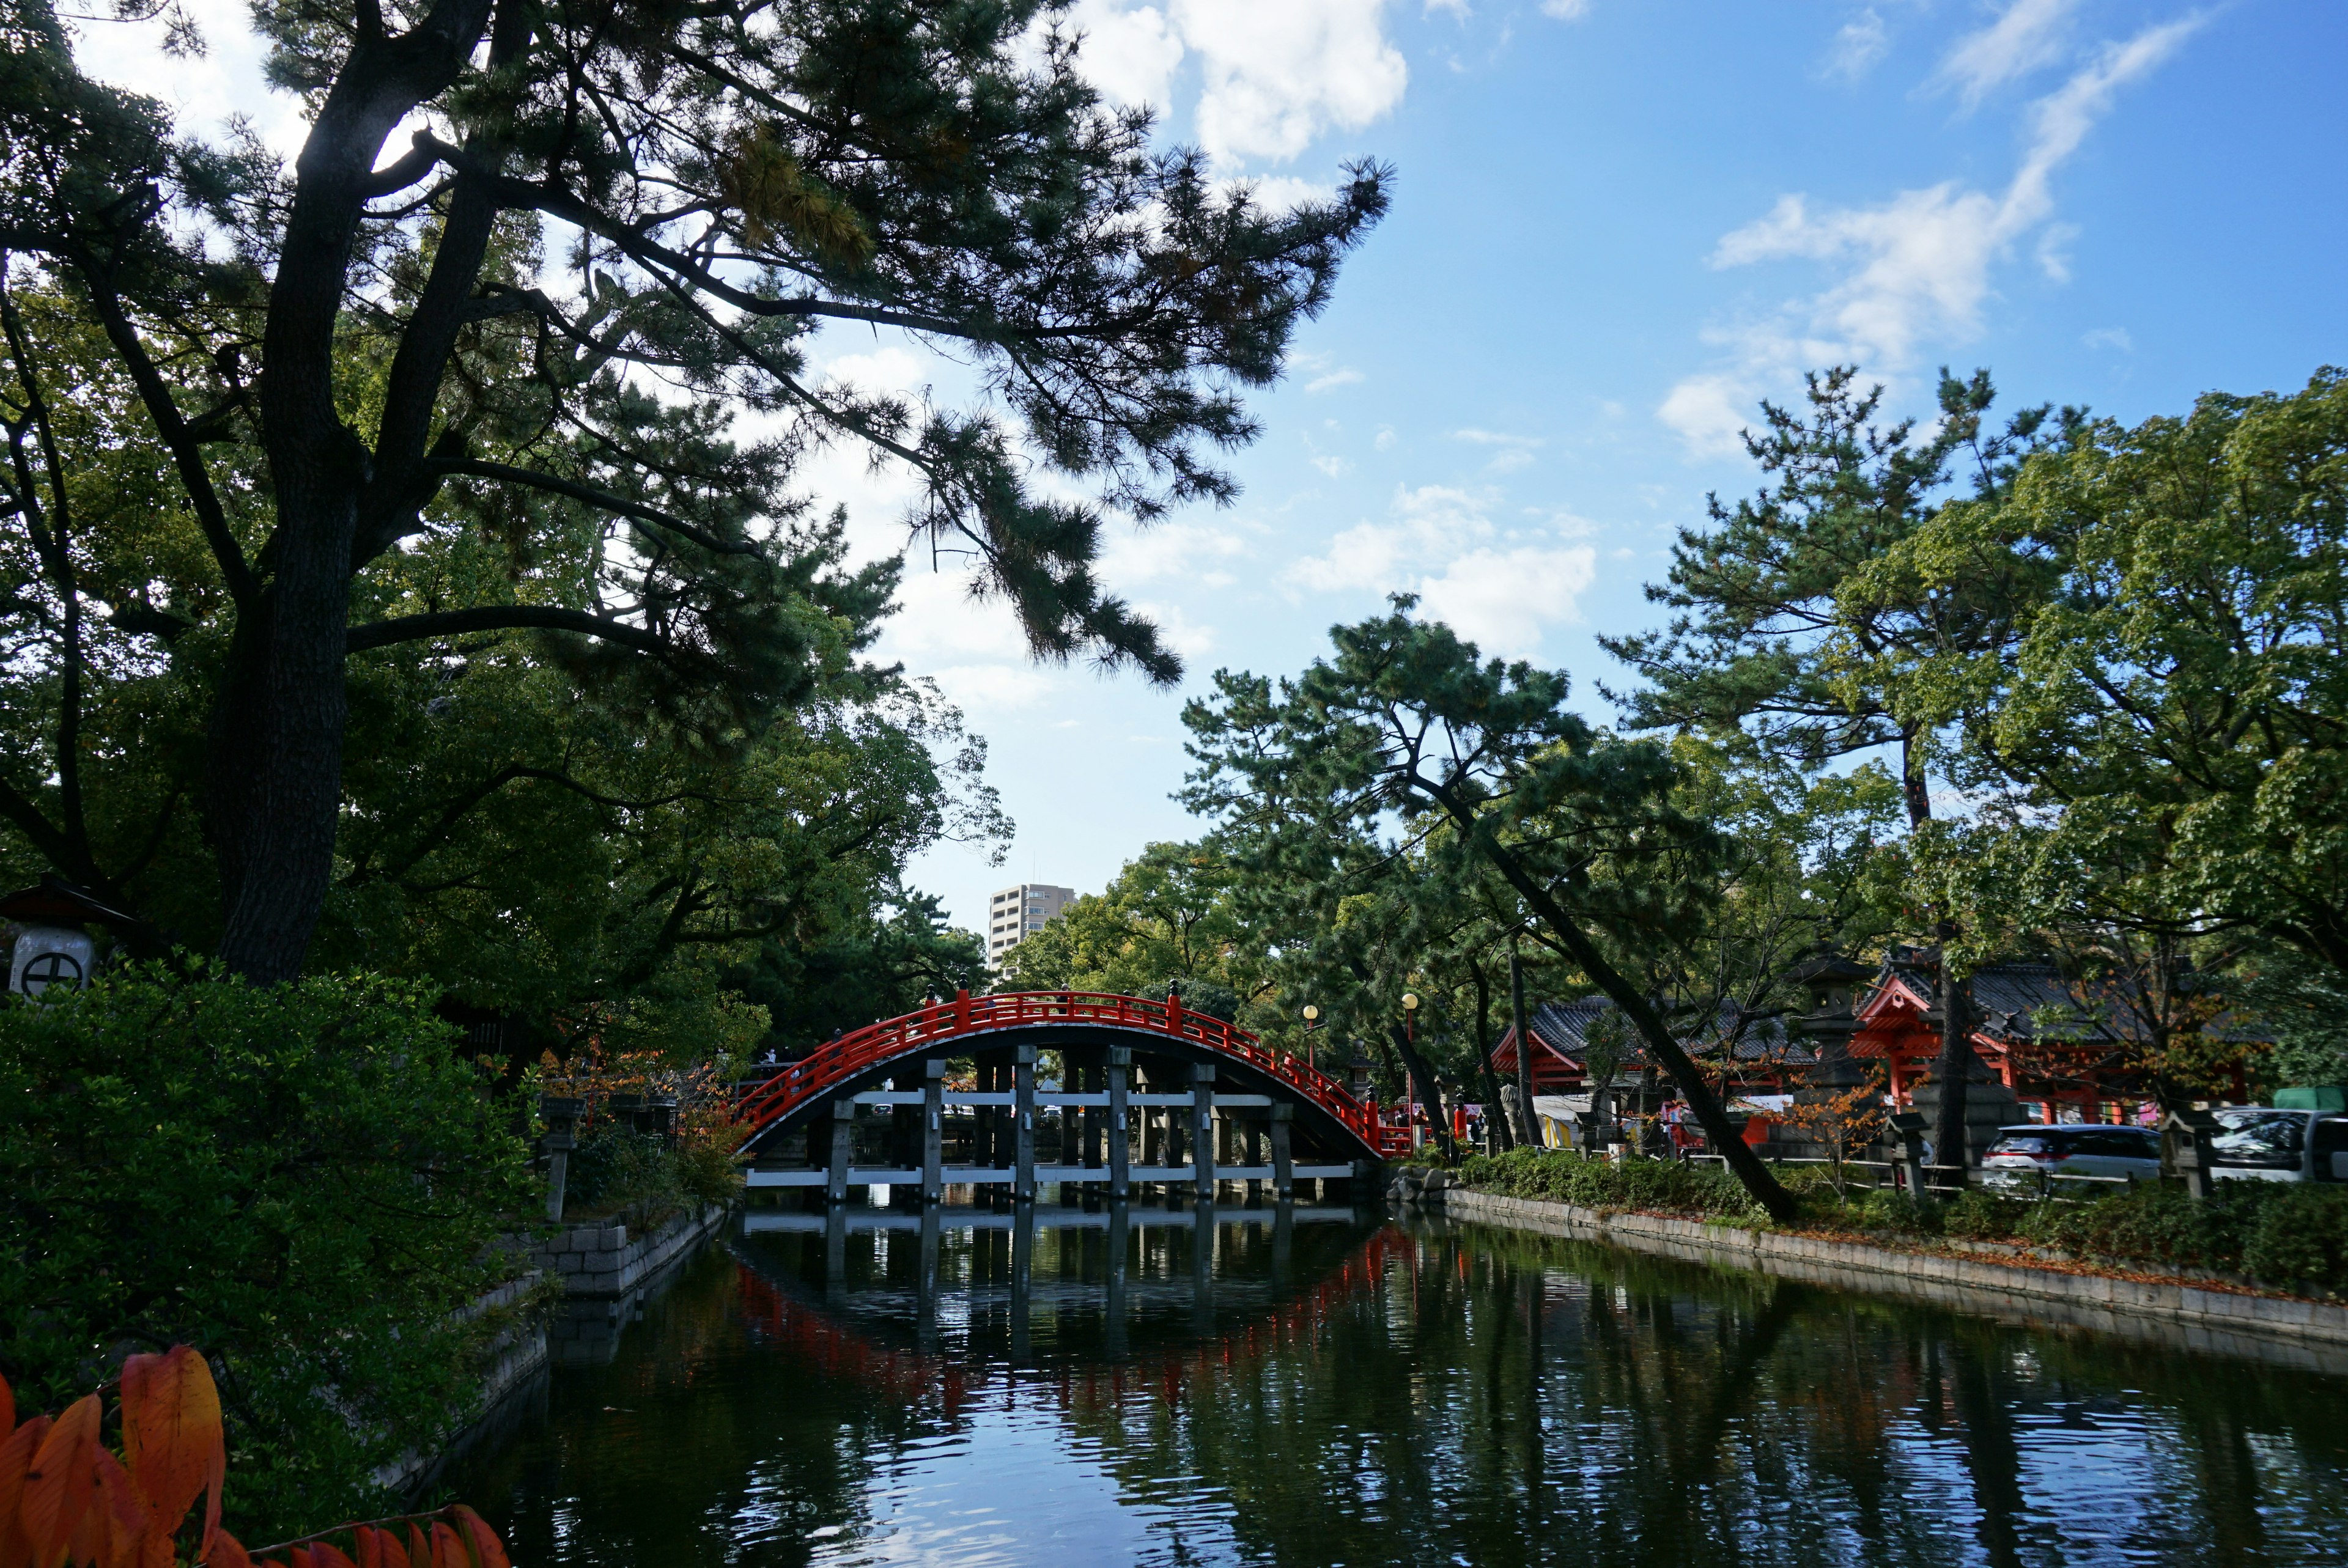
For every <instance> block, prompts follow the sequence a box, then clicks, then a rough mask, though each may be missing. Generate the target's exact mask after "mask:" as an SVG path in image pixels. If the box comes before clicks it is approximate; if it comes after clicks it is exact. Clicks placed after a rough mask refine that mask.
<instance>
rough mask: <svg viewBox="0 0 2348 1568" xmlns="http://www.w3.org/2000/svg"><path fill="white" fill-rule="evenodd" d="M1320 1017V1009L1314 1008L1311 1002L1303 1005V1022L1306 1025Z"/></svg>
mask: <svg viewBox="0 0 2348 1568" xmlns="http://www.w3.org/2000/svg"><path fill="white" fill-rule="evenodd" d="M1320 1016H1321V1009H1319V1008H1317V1007H1314V1006H1313V1004H1312V1003H1311V1002H1306V1003H1305V1004H1304V1021H1305V1022H1306V1023H1311V1022H1312V1021H1313V1020H1315V1019H1317V1018H1319V1017H1320Z"/></svg>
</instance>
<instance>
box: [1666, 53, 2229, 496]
mask: <svg viewBox="0 0 2348 1568" xmlns="http://www.w3.org/2000/svg"><path fill="white" fill-rule="evenodd" d="M2014 9H2015V10H2016V11H2018V10H2019V9H2020V7H2019V6H2016V7H2015V8H2014ZM2007 15H2008V16H2009V17H2010V16H2011V15H2013V12H2009V13H2008V14H2007ZM2000 25H2001V26H2002V25H2003V23H2001V24H2000ZM2200 25H2201V19H2200V18H2199V16H2188V17H2185V18H2182V19H2180V20H2178V21H2174V22H2168V23H2164V24H2162V25H2160V26H2154V27H2148V28H2147V29H2145V30H2144V31H2143V32H2141V33H2139V34H2137V36H2135V37H2133V38H2131V39H2129V40H2127V42H2125V43H2120V44H2113V45H2109V46H2106V47H2105V48H2104V49H2102V50H2101V51H2099V52H2098V53H2097V54H2096V56H2095V58H2094V59H2093V60H2092V61H2091V62H2090V63H2088V64H2087V65H2085V66H2084V67H2080V68H2079V69H2078V70H2077V71H2075V73H2074V74H2073V75H2072V77H2070V78H2069V80H2067V81H2065V83H2064V84H2063V86H2062V87H2058V88H2056V89H2055V91H2054V92H2053V93H2050V94H2048V95H2047V96H2046V97H2044V98H2042V99H2040V100H2039V101H2038V102H2037V103H2036V104H2034V105H2033V106H2032V107H2031V109H2030V111H2029V117H2028V120H2027V122H2026V123H2027V125H2028V128H2029V140H2028V142H2027V144H2026V146H2025V148H2024V153H2023V157H2022V160H2021V162H2020V164H2019V166H2018V167H2017V168H2016V169H2015V170H2014V174H2013V179H2012V180H2011V181H2010V182H2009V183H2008V184H2007V186H2006V188H2005V190H2003V192H1998V193H1992V192H1989V191H1984V190H1972V189H1970V188H1967V187H1964V186H1962V185H1960V184H1959V183H1958V182H1957V181H1955V180H1944V181H1942V182H1941V184H1938V185H1934V186H1930V187H1927V188H1925V189H1923V190H1903V191H1901V192H1900V194H1898V195H1897V196H1894V197H1893V198H1892V199H1891V200H1889V201H1886V202H1884V203H1882V204H1881V205H1879V206H1875V207H1859V208H1838V209H1831V210H1813V209H1812V208H1811V206H1810V204H1809V202H1808V201H1807V199H1806V198H1804V197H1802V196H1800V195H1789V196H1785V197H1781V198H1779V199H1778V201H1777V203H1776V206H1775V207H1773V208H1772V209H1771V210H1769V211H1768V212H1767V213H1766V215H1764V216H1763V217H1761V218H1759V219H1756V220H1754V221H1753V222H1751V223H1748V224H1746V226H1745V227H1743V228H1741V229H1738V230H1735V231H1733V232H1731V233H1729V234H1727V235H1725V236H1723V237H1722V239H1721V241H1720V242H1719V244H1718V245H1717V246H1716V247H1715V250H1714V251H1713V255H1712V264H1713V265H1714V266H1715V267H1723V268H1725V267H1742V266H1748V265H1752V264H1754V263H1756V262H1762V261H1787V260H1803V261H1821V262H1825V263H1828V265H1829V266H1830V267H1831V268H1832V269H1833V270H1834V272H1835V273H1836V274H1837V276H1836V277H1835V280H1834V281H1833V282H1831V283H1829V285H1828V287H1827V288H1826V289H1825V290H1823V291H1822V292H1818V293H1817V294H1815V295H1812V296H1809V297H1808V298H1807V299H1798V300H1794V301H1789V302H1787V304H1786V305H1785V306H1784V307H1783V308H1782V309H1780V310H1779V311H1778V312H1777V313H1775V314H1774V315H1773V316H1770V317H1767V318H1765V319H1763V320H1760V321H1757V322H1754V323H1748V324H1746V325H1744V326H1742V327H1739V328H1736V329H1734V330H1730V331H1725V332H1722V333H1716V334H1714V335H1715V337H1716V338H1717V340H1718V341H1722V342H1724V343H1727V344H1728V345H1729V346H1730V347H1731V348H1732V349H1733V351H1734V363H1733V364H1730V365H1728V366H1725V367H1719V368H1715V369H1713V370H1709V371H1706V372H1704V373H1702V374H1697V375H1693V376H1690V377H1688V378H1686V379H1685V380H1683V381H1682V382H1681V383H1680V384H1678V385H1676V386H1674V387H1673V389H1672V391H1671V393H1670V394H1669V395H1667V396H1666V397H1665V398H1664V400H1663V404H1662V405H1661V406H1660V407H1659V408H1658V409H1657V415H1658V416H1659V417H1660V418H1662V420H1663V423H1664V424H1666V425H1669V426H1671V427H1672V428H1673V429H1674V430H1677V431H1679V432H1680V434H1681V435H1682V436H1684V437H1685V438H1686V440H1687V441H1688V444H1689V446H1691V447H1692V448H1693V449H1694V450H1695V451H1697V452H1700V453H1706V454H1711V453H1719V452H1725V451H1732V450H1734V449H1735V440H1734V436H1735V431H1736V429H1738V428H1740V427H1741V425H1742V424H1743V421H1744V417H1745V415H1744V413H1743V411H1744V410H1746V409H1747V408H1749V407H1750V406H1751V405H1752V403H1753V401H1754V398H1755V397H1756V395H1759V393H1760V392H1762V391H1764V390H1767V389H1770V388H1773V387H1776V386H1779V385H1782V384H1784V383H1785V381H1786V379H1787V377H1788V376H1789V375H1790V374H1791V373H1792V372H1793V371H1795V370H1797V369H1799V368H1801V367H1802V366H1804V365H1814V364H1822V363H1825V362H1827V361H1829V360H1852V361H1857V362H1859V363H1861V364H1868V365H1870V366H1872V367H1874V368H1877V369H1879V370H1881V371H1885V372H1890V373H1897V372H1899V371H1900V370H1903V369H1905V368H1907V367H1908V366H1910V365H1911V364H1915V363H1916V362H1917V360H1918V357H1919V354H1920V350H1921V347H1922V346H1923V345H1924V344H1925V343H1927V342H1936V343H1957V342H1963V341H1965V340H1967V339H1970V338H1972V336H1974V335H1975V334H1977V333H1979V332H1980V331H1981V327H1982V313H1983V309H1984V306H1985V305H1986V303H1987V302H1988V301H1989V300H1990V298H1991V296H1992V292H1993V290H1992V273H1993V269H1994V267H1995V265H1996V263H1997V262H1998V261H2000V259H2001V258H2003V257H2004V256H2006V255H2008V254H2009V253H2010V252H2011V251H2013V249H2014V247H2015V246H2016V244H2017V243H2019V242H2021V241H2024V240H2026V239H2027V238H2028V237H2029V236H2031V235H2032V234H2033V233H2036V234H2038V235H2039V237H2040V239H2041V241H2042V244H2041V246H2040V250H2039V262H2040V265H2041V266H2042V267H2044V268H2045V269H2046V270H2047V271H2048V272H2049V273H2050V275H2053V276H2055V277H2057V278H2058V280H2059V279H2060V278H2063V277H2067V275H2068V273H2067V268H2066V266H2065V261H2064V259H2063V255H2062V246H2063V244H2064V243H2065V241H2067V240H2068V239H2069V238H2070V237H2071V233H2070V231H2068V230H2067V229H2066V228H2065V226H2063V225H2059V224H2055V222H2054V221H2053V219H2054V213H2055V196H2054V189H2053V180H2054V175H2055V170H2056V169H2059V168H2060V167H2061V166H2062V165H2063V163H2064V162H2065V160H2066V159H2069V158H2070V156H2071V155H2072V154H2073V153H2074V152H2075V151H2077V150H2078V147H2079V144H2080V142H2081V141H2083V140H2084V139H2085V138H2086V135H2087V132H2088V131H2089V130H2090V129H2092V128H2094V126H2095V124H2096V121H2097V120H2099V119H2100V118H2103V116H2104V115H2105V114H2106V113H2108V112H2109V110H2110V108H2111V106H2112V102H2113V99H2114V97H2116V95H2117V93H2118V91H2119V89H2120V88H2121V87H2125V86H2127V84H2129V83H2131V82H2134V81H2136V80H2137V79H2139V78H2141V77H2145V76H2146V75H2147V74H2149V73H2150V72H2151V71H2152V70H2153V69H2154V68H2155V67H2157V66H2159V65H2160V64H2161V62H2163V61H2164V60H2166V59H2168V56H2170V55H2172V54H2174V53H2175V52H2176V50H2177V48H2178V46H2180V45H2181V44H2182V43H2183V42H2184V41H2185V39H2186V37H2187V36H2189V35H2190V34H2191V33H2192V32H2193V31H2194V30H2195V29H2196V28H2198V27H2199V26H2200ZM1993 30H1994V29H1993ZM1983 68H1984V69H1986V68H1987V67H1983Z"/></svg>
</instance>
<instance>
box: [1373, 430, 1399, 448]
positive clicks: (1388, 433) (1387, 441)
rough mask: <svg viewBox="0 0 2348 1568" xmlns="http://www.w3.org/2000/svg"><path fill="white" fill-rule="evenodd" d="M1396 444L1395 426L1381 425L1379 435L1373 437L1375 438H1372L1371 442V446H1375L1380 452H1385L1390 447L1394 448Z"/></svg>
mask: <svg viewBox="0 0 2348 1568" xmlns="http://www.w3.org/2000/svg"><path fill="white" fill-rule="evenodd" d="M1394 444H1395V428H1394V426H1393V425H1379V426H1378V433H1377V435H1376V436H1373V437H1372V438H1371V441H1370V445H1371V446H1375V447H1376V448H1377V449H1378V450H1379V451H1381V452H1384V451H1385V450H1386V449H1387V448H1388V447H1390V446H1393V445H1394Z"/></svg>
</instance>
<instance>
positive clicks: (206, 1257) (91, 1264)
mask: <svg viewBox="0 0 2348 1568" xmlns="http://www.w3.org/2000/svg"><path fill="white" fill-rule="evenodd" d="M455 1043H456V1040H455V1030H453V1029H452V1028H451V1027H450V1026H449V1025H448V1024H445V1023H442V1022H440V1021H439V1020H436V1019H435V1018H434V1017H433V1016H432V1011H431V1006H430V998H429V996H428V995H427V993H426V992H424V991H423V990H421V989H417V988H415V987H411V986H407V985H402V984H398V983H395V982H392V981H388V980H383V979H371V978H366V977H358V978H341V977H321V978H315V979H304V980H302V981H299V982H297V983H294V984H292V985H284V986H277V987H273V988H267V989H256V988H253V987H250V986H247V985H245V984H244V983H242V981H238V980H232V979H211V978H203V977H199V978H196V979H183V978H180V977H177V976H174V975H170V974H168V973H166V972H164V971H162V970H160V969H151V970H140V971H136V972H132V973H128V974H122V975H118V976H115V977H112V978H109V979H105V980H101V981H100V982H99V983H98V984H97V985H96V986H94V987H92V988H91V989H89V990H88V991H86V992H82V993H80V994H78V995H64V994H61V993H59V992H57V991H54V990H53V991H51V992H50V993H49V994H48V995H47V996H46V997H45V998H44V999H42V1001H41V1002H39V1003H30V1002H26V1001H25V1000H23V999H17V998H7V999H0V1370H5V1373H6V1375H7V1378H8V1380H9V1382H10V1383H12V1384H13V1385H14V1386H15V1394H16V1401H17V1408H18V1409H35V1410H41V1409H47V1410H56V1409H63V1408H64V1407H65V1406H66V1405H67V1403H68V1402H69V1401H71V1400H73V1399H77V1398H78V1397H79V1396H81V1395H83V1394H86V1393H88V1392H89V1390H90V1389H93V1388H95V1387H96V1386H97V1385H98V1383H99V1382H101V1381H102V1380H104V1379H106V1378H109V1377H111V1376H113V1375H114V1372H115V1368H116V1367H117V1365H118V1362H119V1360H120V1358H122V1357H123V1356H124V1355H126V1354H127V1353H129V1352H130V1351H133V1350H159V1349H161V1348H165V1347H167V1346H170V1345H171V1344H174V1343H186V1344H190V1345H193V1346H195V1347H197V1348H199V1349H201V1350H202V1351H203V1352H204V1353H205V1354H206V1355H207V1356H208V1357H209V1358H211V1361H212V1365H213V1368H214V1370H215V1374H216V1376H217V1377H218V1378H219V1381H220V1385H221V1397H222V1400H223V1403H224V1405H225V1407H226V1414H227V1417H228V1430H229V1450H230V1464H229V1473H230V1474H231V1475H232V1477H234V1478H235V1479H234V1480H233V1481H232V1483H231V1484H230V1487H229V1490H228V1493H227V1508H228V1516H229V1522H230V1525H231V1527H232V1529H234V1530H235V1531H237V1532H238V1533H240V1534H242V1535H244V1536H245V1537H246V1538H247V1539H252V1538H254V1537H255V1536H257V1537H258V1538H259V1539H262V1540H272V1539H275V1538H277V1537H279V1536H283V1535H289V1534H292V1533H293V1532H294V1530H295V1529H296V1528H297V1527H314V1526H315V1525H316V1523H317V1522H319V1521H320V1520H331V1519H337V1518H347V1517H362V1518H363V1517H366V1515H367V1514H369V1513H371V1512H383V1505H384V1504H385V1503H386V1501H389V1500H387V1499H386V1498H385V1497H383V1496H382V1495H380V1493H379V1491H378V1489H377V1488H376V1484H375V1481H374V1471H375V1470H376V1467H377V1466H380V1465H384V1464H386V1463H390V1462H393V1461H396V1460H399V1459H401V1458H402V1457H403V1456H407V1455H409V1454H412V1453H417V1452H429V1451H431V1450H433V1449H434V1448H435V1447H437V1446H438V1443H439V1442H440V1441H441V1440H442V1439H443V1438H445V1437H446V1436H447V1435H448V1433H449V1431H450V1430H451V1429H452V1428H453V1427H454V1426H455V1425H456V1424H457V1423H458V1422H459V1421H460V1420H461V1419H463V1417H464V1415H465V1413H466V1410H467V1409H468V1408H469V1406H470V1405H471V1404H472V1403H473V1402H474V1401H475V1399H477V1398H478V1392H479V1386H478V1379H477V1377H476V1374H475V1368H476V1366H477V1360H476V1356H475V1352H476V1351H477V1349H478V1348H479V1342H480V1340H481V1339H482V1338H483V1337H484V1336H485V1335H487V1334H488V1333H489V1332H491V1331H493V1328H494V1327H495V1326H494V1325H491V1324H489V1323H487V1322H485V1321H482V1320H479V1319H478V1318H477V1319H473V1320H470V1321H461V1320H459V1317H458V1313H459V1312H460V1311H461V1310H462V1309H463V1308H465V1307H468V1306H469V1304H471V1303H472V1302H473V1301H475V1300H476V1299H477V1298H478V1296H479V1294H480V1293H481V1292H482V1290H483V1289H484V1288H486V1287H488V1286H493V1285H496V1284H498V1283H499V1282H500V1281H502V1280H504V1279H507V1278H510V1277H511V1276H513V1274H514V1273H515V1272H516V1268H517V1265H516V1260H515V1259H514V1258H513V1257H512V1256H511V1255H510V1254H508V1253H505V1252H502V1251H500V1250H499V1249H498V1248H497V1247H495V1246H494V1245H492V1243H493V1242H494V1241H495V1239H496V1238H497V1237H498V1236H499V1235H500V1233H502V1232H503V1231H504V1230H506V1229H507V1228H508V1226H509V1225H510V1221H511V1217H512V1216H513V1215H514V1214H517V1213H521V1214H528V1213H529V1212H530V1211H531V1210H532V1209H533V1208H534V1207H536V1206H538V1205H539V1204H542V1203H543V1199H542V1197H540V1196H539V1195H538V1194H539V1191H540V1189H539V1188H538V1186H537V1184H536V1183H535V1181H534V1179H533V1178H532V1177H531V1176H530V1169H529V1148H528V1146H527V1145H526V1144H525V1143H523V1142H522V1141H521V1140H520V1138H518V1137H517V1136H515V1134H514V1132H512V1130H511V1127H510V1112H508V1111H507V1110H505V1109H503V1108H500V1107H499V1106H498V1105H497V1104H495V1103H494V1102H492V1101H491V1100H490V1099H489V1097H488V1096H487V1095H486V1094H485V1093H484V1092H483V1091H482V1086H481V1084H480V1083H479V1081H478V1080H477V1078H476V1076H475V1074H474V1073H473V1071H472V1070H471V1069H470V1068H469V1067H468V1066H467V1065H466V1064H465V1063H463V1062H462V1061H458V1059H457V1057H456V1055H455V1053H454V1049H453V1048H454V1046H455Z"/></svg>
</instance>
